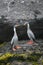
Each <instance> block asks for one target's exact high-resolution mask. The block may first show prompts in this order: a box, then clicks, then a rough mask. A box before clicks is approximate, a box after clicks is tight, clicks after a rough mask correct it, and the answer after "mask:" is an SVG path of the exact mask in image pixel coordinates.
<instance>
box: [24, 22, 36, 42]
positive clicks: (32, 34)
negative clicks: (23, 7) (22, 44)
mask: <svg viewBox="0 0 43 65" xmlns="http://www.w3.org/2000/svg"><path fill="white" fill-rule="evenodd" d="M26 24H27V35H28V37H29V39H30V40H32V41H35V35H34V33H33V32H32V30H31V29H30V25H29V23H28V22H25V24H24V25H26Z"/></svg>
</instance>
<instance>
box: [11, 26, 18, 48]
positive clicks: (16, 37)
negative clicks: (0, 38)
mask: <svg viewBox="0 0 43 65" xmlns="http://www.w3.org/2000/svg"><path fill="white" fill-rule="evenodd" d="M17 43H18V36H17V33H16V28H15V27H14V36H13V38H12V40H11V45H12V46H13V48H14V46H16V45H17Z"/></svg>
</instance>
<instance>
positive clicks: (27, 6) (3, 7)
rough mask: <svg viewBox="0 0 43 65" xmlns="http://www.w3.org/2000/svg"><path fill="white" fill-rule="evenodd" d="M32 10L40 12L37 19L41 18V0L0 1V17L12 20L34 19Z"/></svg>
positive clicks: (42, 11)
mask: <svg viewBox="0 0 43 65" xmlns="http://www.w3.org/2000/svg"><path fill="white" fill-rule="evenodd" d="M8 6H9V7H8ZM34 10H39V11H41V13H42V14H41V15H38V18H39V17H43V0H0V16H1V15H2V14H4V15H7V16H8V17H10V18H13V19H29V18H34V12H33V11H34Z"/></svg>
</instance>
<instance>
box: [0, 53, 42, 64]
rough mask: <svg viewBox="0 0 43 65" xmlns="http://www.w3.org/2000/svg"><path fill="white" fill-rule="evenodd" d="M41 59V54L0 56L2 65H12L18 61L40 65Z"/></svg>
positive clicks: (8, 54) (7, 54)
mask: <svg viewBox="0 0 43 65" xmlns="http://www.w3.org/2000/svg"><path fill="white" fill-rule="evenodd" d="M40 57H41V54H35V53H32V54H26V53H24V54H12V53H10V52H8V53H6V54H4V55H2V56H0V65H4V64H5V65H10V62H12V61H14V60H16V61H19V62H23V61H26V62H32V64H33V65H39V64H38V63H37V61H38V59H39V58H40ZM42 62H43V61H42Z"/></svg>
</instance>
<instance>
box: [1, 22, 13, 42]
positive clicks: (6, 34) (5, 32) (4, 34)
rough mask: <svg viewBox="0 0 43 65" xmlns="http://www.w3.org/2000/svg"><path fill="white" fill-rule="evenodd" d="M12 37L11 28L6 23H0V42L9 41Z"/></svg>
mask: <svg viewBox="0 0 43 65" xmlns="http://www.w3.org/2000/svg"><path fill="white" fill-rule="evenodd" d="M12 36H13V26H10V25H9V24H8V23H0V42H5V41H7V42H8V41H11V39H12Z"/></svg>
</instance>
